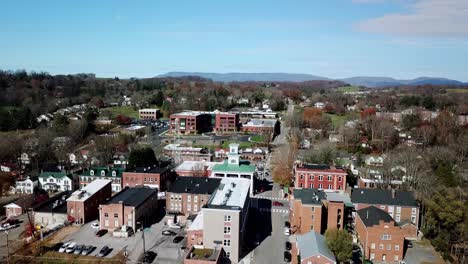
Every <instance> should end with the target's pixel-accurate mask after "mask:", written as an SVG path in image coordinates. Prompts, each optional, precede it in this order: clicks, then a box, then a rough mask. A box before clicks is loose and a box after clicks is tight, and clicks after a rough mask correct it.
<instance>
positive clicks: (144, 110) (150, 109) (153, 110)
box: [138, 108, 159, 112]
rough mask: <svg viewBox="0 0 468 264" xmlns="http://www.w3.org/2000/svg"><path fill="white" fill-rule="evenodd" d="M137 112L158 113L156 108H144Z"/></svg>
mask: <svg viewBox="0 0 468 264" xmlns="http://www.w3.org/2000/svg"><path fill="white" fill-rule="evenodd" d="M138 111H140V112H156V111H159V109H157V108H144V109H140V110H138Z"/></svg>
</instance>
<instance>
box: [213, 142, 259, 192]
mask: <svg viewBox="0 0 468 264" xmlns="http://www.w3.org/2000/svg"><path fill="white" fill-rule="evenodd" d="M227 155H228V159H227V160H225V161H224V163H222V164H215V165H214V166H213V169H212V172H211V177H217V178H232V177H234V178H245V179H248V180H249V181H250V195H251V196H253V194H254V180H255V173H256V172H255V169H256V166H254V165H251V164H250V162H248V161H244V160H240V155H239V144H236V143H231V144H229V153H228V154H227Z"/></svg>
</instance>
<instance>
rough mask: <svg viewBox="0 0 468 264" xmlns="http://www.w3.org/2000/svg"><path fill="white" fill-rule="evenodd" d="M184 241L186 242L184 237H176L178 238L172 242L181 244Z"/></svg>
mask: <svg viewBox="0 0 468 264" xmlns="http://www.w3.org/2000/svg"><path fill="white" fill-rule="evenodd" d="M182 240H184V237H183V236H176V237H174V240H172V242H174V243H179V242H180V241H182Z"/></svg>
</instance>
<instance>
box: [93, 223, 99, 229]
mask: <svg viewBox="0 0 468 264" xmlns="http://www.w3.org/2000/svg"><path fill="white" fill-rule="evenodd" d="M91 227H92V228H93V229H96V230H99V223H92V224H91Z"/></svg>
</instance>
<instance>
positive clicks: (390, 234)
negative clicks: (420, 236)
mask: <svg viewBox="0 0 468 264" xmlns="http://www.w3.org/2000/svg"><path fill="white" fill-rule="evenodd" d="M355 230H356V232H357V236H358V241H359V244H360V245H361V248H362V250H363V252H364V257H365V258H366V259H370V260H371V261H374V262H383V263H399V261H401V260H403V256H404V250H405V248H404V246H405V235H404V231H403V230H402V229H401V228H400V226H398V223H397V222H395V220H393V218H392V217H391V216H390V215H389V214H388V213H387V212H385V211H383V210H381V209H379V208H377V207H375V206H370V207H366V208H363V209H359V210H358V211H357V214H356V228H355Z"/></svg>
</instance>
